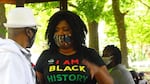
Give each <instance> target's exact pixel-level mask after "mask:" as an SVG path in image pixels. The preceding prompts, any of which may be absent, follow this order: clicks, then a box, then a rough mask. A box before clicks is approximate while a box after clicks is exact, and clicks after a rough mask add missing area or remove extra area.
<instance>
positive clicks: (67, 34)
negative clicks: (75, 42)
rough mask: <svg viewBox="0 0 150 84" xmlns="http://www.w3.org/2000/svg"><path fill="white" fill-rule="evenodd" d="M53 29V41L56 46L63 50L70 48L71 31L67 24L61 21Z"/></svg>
mask: <svg viewBox="0 0 150 84" xmlns="http://www.w3.org/2000/svg"><path fill="white" fill-rule="evenodd" d="M55 29H56V30H55V33H54V40H55V43H56V45H57V46H58V47H59V48H64V49H65V48H70V47H72V39H71V38H72V30H71V28H70V26H69V24H68V23H67V22H66V21H65V20H62V21H60V22H59V23H58V24H57V25H56V28H55Z"/></svg>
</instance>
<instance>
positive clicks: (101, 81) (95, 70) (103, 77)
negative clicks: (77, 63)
mask: <svg viewBox="0 0 150 84" xmlns="http://www.w3.org/2000/svg"><path fill="white" fill-rule="evenodd" d="M83 64H85V65H86V66H87V67H88V69H89V70H90V74H91V78H93V77H95V78H96V80H97V82H98V84H113V79H112V77H111V76H110V75H109V73H108V71H107V68H106V66H105V65H103V66H100V67H99V66H97V65H95V64H93V63H91V62H89V61H87V60H83Z"/></svg>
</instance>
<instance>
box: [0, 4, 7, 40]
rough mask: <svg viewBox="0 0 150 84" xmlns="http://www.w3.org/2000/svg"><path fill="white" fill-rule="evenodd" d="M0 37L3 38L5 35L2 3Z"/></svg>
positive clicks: (0, 6) (2, 5) (1, 6)
mask: <svg viewBox="0 0 150 84" xmlns="http://www.w3.org/2000/svg"><path fill="white" fill-rule="evenodd" d="M0 10H1V11H0V37H1V38H5V37H6V29H5V27H4V25H3V23H5V22H6V16H5V7H4V4H1V3H0Z"/></svg>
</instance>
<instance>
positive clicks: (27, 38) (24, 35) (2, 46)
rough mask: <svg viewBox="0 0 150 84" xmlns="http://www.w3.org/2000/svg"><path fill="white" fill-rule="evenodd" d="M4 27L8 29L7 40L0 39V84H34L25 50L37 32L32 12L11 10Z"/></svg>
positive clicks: (31, 68)
mask: <svg viewBox="0 0 150 84" xmlns="http://www.w3.org/2000/svg"><path fill="white" fill-rule="evenodd" d="M4 26H5V27H6V28H7V29H8V38H7V39H2V38H0V84H35V83H36V77H35V72H34V69H33V67H32V66H31V60H30V56H31V54H30V52H29V50H27V48H30V47H31V46H32V44H33V42H34V38H35V35H36V31H37V24H36V22H35V19H34V15H33V13H32V10H31V9H29V8H24V7H17V8H14V9H12V10H11V11H10V12H9V13H8V17H7V22H6V23H4Z"/></svg>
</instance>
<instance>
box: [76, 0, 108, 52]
mask: <svg viewBox="0 0 150 84" xmlns="http://www.w3.org/2000/svg"><path fill="white" fill-rule="evenodd" d="M76 2H77V5H76V10H77V12H78V13H79V14H80V15H81V16H82V15H83V16H85V18H86V21H87V25H88V29H89V47H91V48H94V49H95V50H97V52H99V44H98V22H99V20H100V18H101V13H102V11H103V7H104V3H105V2H106V0H101V1H99V0H76Z"/></svg>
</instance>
